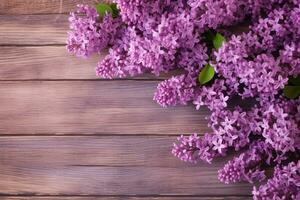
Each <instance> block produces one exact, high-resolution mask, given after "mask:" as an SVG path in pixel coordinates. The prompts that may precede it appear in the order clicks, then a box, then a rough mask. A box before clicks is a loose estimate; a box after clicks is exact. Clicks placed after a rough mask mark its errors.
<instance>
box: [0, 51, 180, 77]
mask: <svg viewBox="0 0 300 200" xmlns="http://www.w3.org/2000/svg"><path fill="white" fill-rule="evenodd" d="M106 53H107V51H103V53H101V54H100V55H94V56H92V57H91V58H88V59H82V58H77V57H75V56H73V55H70V54H69V53H68V52H67V50H66V48H65V47H64V46H47V47H40V46H35V47H1V48H0V80H32V79H41V80H45V79H46V80H49V79H51V80H58V79H77V80H82V79H99V77H96V75H95V67H96V65H97V63H98V61H99V60H101V59H103V58H104V56H105V55H106ZM180 73H182V72H179V71H178V70H177V71H173V72H170V73H168V74H162V75H161V76H160V77H156V76H154V75H151V74H144V75H142V76H137V77H128V78H131V79H156V80H157V79H160V80H161V79H166V78H168V77H170V76H172V75H175V74H180Z"/></svg>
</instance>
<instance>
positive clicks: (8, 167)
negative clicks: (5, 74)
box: [0, 136, 251, 196]
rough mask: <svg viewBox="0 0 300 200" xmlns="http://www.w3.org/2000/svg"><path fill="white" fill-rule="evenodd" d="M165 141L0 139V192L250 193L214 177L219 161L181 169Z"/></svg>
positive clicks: (127, 139) (133, 139) (100, 193)
mask: <svg viewBox="0 0 300 200" xmlns="http://www.w3.org/2000/svg"><path fill="white" fill-rule="evenodd" d="M122 141H123V142H122ZM171 142H172V138H169V137H166V136H165V137H140V136H138V137H134V138H131V137H128V136H126V137H121V136H118V137H0V155H2V159H1V162H0V168H1V173H0V191H1V193H2V194H4V195H5V194H11V195H16V194H19V195H22V194H23V195H24V194H32V193H34V194H37V195H49V194H51V195H87V194H88V195H201V196H208V195H210V196H211V195H224V196H228V195H248V194H250V190H251V186H250V185H249V184H246V183H241V184H238V185H237V184H236V185H234V184H233V185H226V184H223V183H220V182H219V181H218V180H217V170H218V169H219V168H220V166H221V165H223V164H224V162H225V160H224V159H219V160H218V161H217V162H216V163H215V164H214V165H208V164H199V165H197V167H195V166H189V165H186V166H184V167H183V165H180V164H179V162H180V161H178V160H177V159H176V158H173V157H171V155H170V154H169V155H168V152H170V148H169V146H168V145H167V144H169V145H170V144H171ZM167 146H168V147H167ZM12 157H13V158H15V159H13V160H12V159H11V158H12ZM164 159H167V160H166V161H165V160H164ZM168 162H169V163H168Z"/></svg>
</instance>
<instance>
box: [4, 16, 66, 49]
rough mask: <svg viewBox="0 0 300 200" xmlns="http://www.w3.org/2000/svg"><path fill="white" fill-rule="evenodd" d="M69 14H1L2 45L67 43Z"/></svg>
mask: <svg viewBox="0 0 300 200" xmlns="http://www.w3.org/2000/svg"><path fill="white" fill-rule="evenodd" d="M68 29H69V23H68V15H60V14H58V15H25V16H24V15H19V16H7V15H0V45H53V44H65V43H66V40H67V31H68Z"/></svg>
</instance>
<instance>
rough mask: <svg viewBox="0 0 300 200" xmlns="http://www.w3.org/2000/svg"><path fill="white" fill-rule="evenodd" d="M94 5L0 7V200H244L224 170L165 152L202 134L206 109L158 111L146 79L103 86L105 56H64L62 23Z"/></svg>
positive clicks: (246, 192) (61, 0)
mask: <svg viewBox="0 0 300 200" xmlns="http://www.w3.org/2000/svg"><path fill="white" fill-rule="evenodd" d="M84 2H86V3H88V4H93V3H94V2H96V0H9V1H8V0H0V94H1V95H0V199H3V200H17V199H19V200H27V199H33V200H50V199H54V200H58V199H66V200H69V199H75V200H77V199H83V200H92V199H99V200H102V199H103V200H104V199H107V200H117V199H127V200H140V199H149V200H158V199H161V200H171V199H175V200H188V199H191V200H196V199H200V200H208V199H210V200H221V199H228V200H229V199H232V200H238V199H246V200H248V199H251V197H250V195H251V186H250V185H249V184H246V183H240V184H233V185H225V184H222V183H220V182H219V181H218V180H217V170H218V169H219V168H220V167H221V166H222V165H223V164H224V163H225V162H226V160H227V159H228V158H226V159H218V160H216V162H215V163H213V164H212V165H208V164H204V163H200V164H197V165H191V164H186V163H183V162H181V161H179V160H177V159H176V158H174V157H173V156H172V155H171V153H170V149H171V146H172V143H173V141H174V140H175V139H176V137H175V136H176V135H178V134H180V133H193V132H202V133H203V132H209V131H210V130H209V129H208V128H207V125H206V124H207V121H206V120H205V117H206V116H208V115H209V112H208V111H207V109H201V110H200V111H196V110H194V108H193V107H192V106H191V105H190V106H186V107H176V108H169V109H163V108H161V107H159V106H158V105H157V104H156V103H155V102H153V100H152V95H153V92H154V90H155V88H156V85H157V84H158V83H159V81H161V80H162V79H164V78H167V77H169V76H171V75H173V74H178V73H180V72H178V71H175V72H172V73H170V74H164V75H163V76H162V77H159V78H158V77H154V76H152V75H149V74H146V75H143V76H139V77H135V78H126V79H117V80H103V79H98V78H96V77H95V75H94V74H95V73H94V68H95V66H96V63H97V62H98V60H100V59H102V58H103V57H104V56H105V52H103V53H102V54H101V55H95V56H93V58H91V59H88V60H84V59H78V58H75V57H73V56H71V55H68V53H67V52H66V49H65V41H66V37H67V34H66V32H67V31H68V22H67V19H68V15H67V13H68V12H70V11H71V10H73V9H74V8H75V6H76V4H78V3H84Z"/></svg>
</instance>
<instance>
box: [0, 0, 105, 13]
mask: <svg viewBox="0 0 300 200" xmlns="http://www.w3.org/2000/svg"><path fill="white" fill-rule="evenodd" d="M96 2H104V1H103V0H0V14H1V15H4V14H5V15H20V14H51V13H69V12H70V11H72V10H74V8H75V7H76V5H77V4H83V3H84V4H89V5H93V4H95V3H96Z"/></svg>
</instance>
